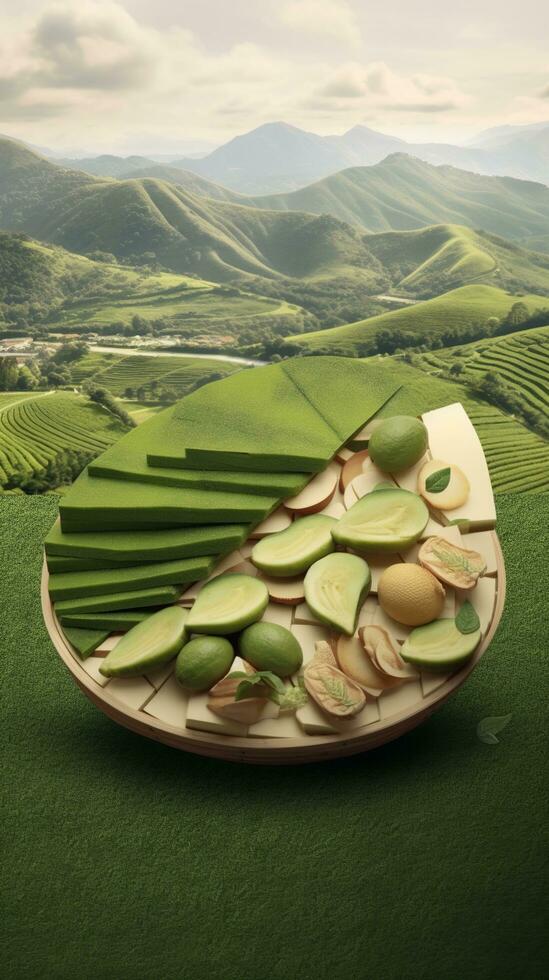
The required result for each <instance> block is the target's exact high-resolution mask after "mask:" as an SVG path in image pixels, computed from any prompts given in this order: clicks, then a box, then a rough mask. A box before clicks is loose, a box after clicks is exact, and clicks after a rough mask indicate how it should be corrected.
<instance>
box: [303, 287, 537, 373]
mask: <svg viewBox="0 0 549 980" xmlns="http://www.w3.org/2000/svg"><path fill="white" fill-rule="evenodd" d="M516 302H517V297H516V296H511V295H509V294H508V293H506V292H504V290H502V289H498V288H497V287H495V286H487V285H470V286H461V287H460V288H458V289H453V290H450V292H447V293H444V294H443V295H442V296H437V297H435V298H434V299H430V300H426V301H425V302H422V303H416V304H414V305H412V306H407V307H405V308H403V309H399V310H394V311H393V312H391V313H382V314H381V315H379V316H373V317H369V318H368V319H366V320H359V321H358V322H356V323H349V324H345V325H344V326H341V327H334V328H332V329H329V330H317V331H314V332H313V333H305V334H301V335H297V336H293V337H288V338H287V339H288V340H289V341H291V342H292V343H293V344H295V345H296V346H297V347H299V348H301V349H302V350H310V351H318V350H323V351H325V352H328V351H329V352H330V353H334V354H335V353H338V354H345V355H347V356H350V357H353V356H356V355H359V354H366V355H367V354H371V353H374V352H375V350H376V346H377V344H376V340H377V338H378V337H379V335H380V334H381V333H382V332H384V333H388V334H393V335H398V336H399V337H404V341H403V343H402V345H401V344H399V346H406V335H408V339H409V341H411V343H410V344H409V346H417V345H419V344H421V343H423V342H424V341H432V339H433V337H437V336H440V337H442V336H443V335H444V334H445V333H447V332H449V331H451V330H452V329H453V328H454V329H456V330H463V329H464V328H466V327H468V326H469V327H475V326H477V325H478V326H482V324H486V322H487V321H488V320H489V319H490V317H497V318H498V319H500V318H502V317H504V316H506V314H507V313H508V312H509V310H510V309H511V307H512V306H513V304H514V303H516ZM520 302H521V303H524V305H525V307H526V308H527V310H528V312H529V313H534V312H535V311H536V310H541V309H544V308H545V307H547V306H549V302H548V301H547V299H546V297H544V296H536V295H529V294H526V295H524V296H521V297H520Z"/></svg>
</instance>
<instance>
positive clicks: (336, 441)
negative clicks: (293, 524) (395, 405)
mask: <svg viewBox="0 0 549 980" xmlns="http://www.w3.org/2000/svg"><path fill="white" fill-rule="evenodd" d="M396 389H397V386H396V385H395V384H393V383H392V382H391V381H389V380H387V378H386V377H382V376H380V375H378V374H376V372H375V367H374V368H373V367H372V366H370V365H366V364H365V363H364V362H361V361H352V360H350V359H349V358H344V357H306V358H305V357H303V358H294V359H293V360H289V361H284V362H282V363H280V364H274V365H270V366H269V367H265V368H259V369H254V370H253V371H244V372H239V373H238V374H234V375H232V376H231V377H229V378H225V379H223V380H222V381H218V382H216V383H215V384H213V385H206V386H205V387H204V388H201V389H199V390H198V391H196V392H194V393H193V394H192V395H189V396H188V397H187V398H184V399H183V400H182V401H181V402H180V403H179V404H178V405H176V406H175V409H174V412H173V416H172V420H171V423H170V428H171V430H172V442H174V443H176V444H178V445H179V447H180V450H179V451H180V454H181V457H184V458H185V465H186V466H188V467H197V468H199V467H200V468H204V469H205V468H214V467H216V468H218V469H224V468H229V469H235V468H237V467H238V468H240V469H245V470H251V471H255V470H261V469H270V470H272V471H277V470H280V469H285V470H292V471H296V470H297V471H299V470H301V471H308V472H316V471H318V470H321V469H323V468H324V466H326V464H327V462H328V461H329V459H330V458H331V457H332V456H333V455H334V453H335V452H336V450H337V449H338V448H339V446H341V445H342V443H344V442H346V441H347V439H349V438H350V436H352V434H353V433H354V432H356V431H357V429H360V428H361V427H362V426H363V425H364V424H365V422H367V421H368V419H370V418H371V417H372V416H373V415H375V414H376V412H377V411H378V410H379V409H380V408H381V407H382V405H383V404H384V403H385V402H386V401H387V400H388V399H389V398H390V397H391V396H392V395H393V394H394V392H395V391H396ZM148 459H149V462H150V463H155V462H157V463H160V462H161V460H160V457H159V456H158V454H157V453H156V452H155V453H150V454H149V455H148ZM167 462H168V460H167V459H166V458H164V459H163V463H164V464H166V463H167Z"/></svg>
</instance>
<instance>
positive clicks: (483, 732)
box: [477, 715, 513, 745]
mask: <svg viewBox="0 0 549 980" xmlns="http://www.w3.org/2000/svg"><path fill="white" fill-rule="evenodd" d="M512 717H513V715H496V716H495V717H493V718H483V719H482V721H479V723H478V725H477V736H478V738H479V739H480V741H481V742H485V743H486V745H497V743H498V742H499V738H496V732H501V731H503V729H504V728H506V727H507V725H508V724H509V722H510V721H511V718H512Z"/></svg>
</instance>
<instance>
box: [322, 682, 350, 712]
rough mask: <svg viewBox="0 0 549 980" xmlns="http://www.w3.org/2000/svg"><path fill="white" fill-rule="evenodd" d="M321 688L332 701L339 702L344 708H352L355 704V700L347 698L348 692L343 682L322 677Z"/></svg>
mask: <svg viewBox="0 0 549 980" xmlns="http://www.w3.org/2000/svg"><path fill="white" fill-rule="evenodd" d="M321 680H322V686H323V688H324V690H325V691H326V693H327V694H329V695H330V697H331V698H333V699H334V701H339V703H340V704H341V705H343V707H344V708H352V707H353V706H354V705H355V704H356V703H357V700H356V698H352V697H350V696H349V691H348V688H347V687H346V685H345V684H344V682H343V681H340V680H335V679H332V678H331V677H322V678H321Z"/></svg>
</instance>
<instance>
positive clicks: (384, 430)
mask: <svg viewBox="0 0 549 980" xmlns="http://www.w3.org/2000/svg"><path fill="white" fill-rule="evenodd" d="M427 444H428V435H427V429H426V428H425V426H424V424H423V422H421V421H420V420H419V419H416V418H414V416H413V415H394V416H393V418H390V419H384V420H383V422H382V423H381V424H380V425H378V426H377V428H376V429H375V430H374V432H372V435H371V436H370V442H369V444H368V453H369V454H370V459H371V460H372V462H373V463H375V464H376V466H379V468H380V470H383V471H384V472H385V473H399V472H400V470H405V469H407V468H408V467H409V466H413V465H414V463H417V461H418V459H421V457H422V456H423V454H424V452H425V450H426V449H427Z"/></svg>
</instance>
